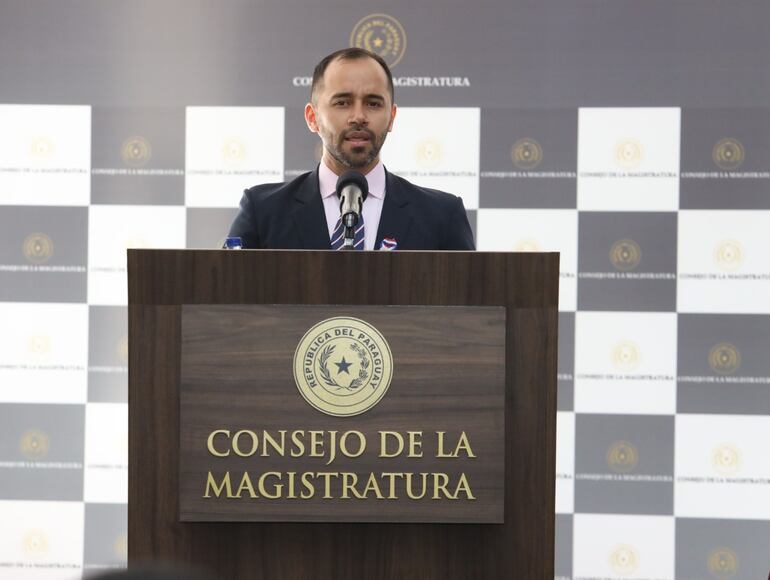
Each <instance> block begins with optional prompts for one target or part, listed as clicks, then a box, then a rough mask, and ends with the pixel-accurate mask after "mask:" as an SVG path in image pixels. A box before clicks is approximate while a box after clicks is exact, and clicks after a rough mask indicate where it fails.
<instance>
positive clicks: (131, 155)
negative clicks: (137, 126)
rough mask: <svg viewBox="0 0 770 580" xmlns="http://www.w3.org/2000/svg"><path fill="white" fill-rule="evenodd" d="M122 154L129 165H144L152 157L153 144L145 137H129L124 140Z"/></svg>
mask: <svg viewBox="0 0 770 580" xmlns="http://www.w3.org/2000/svg"><path fill="white" fill-rule="evenodd" d="M120 156H121V157H122V158H123V163H125V164H126V165H128V166H129V167H143V166H144V165H147V162H148V161H149V160H150V157H152V145H150V142H149V141H148V140H147V139H145V138H144V137H139V136H134V137H129V138H128V139H126V140H125V141H123V145H122V147H121V148H120Z"/></svg>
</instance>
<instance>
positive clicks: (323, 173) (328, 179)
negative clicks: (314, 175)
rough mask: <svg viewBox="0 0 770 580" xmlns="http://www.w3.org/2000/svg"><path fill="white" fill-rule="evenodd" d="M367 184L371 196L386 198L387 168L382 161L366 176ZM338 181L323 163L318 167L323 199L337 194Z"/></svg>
mask: <svg viewBox="0 0 770 580" xmlns="http://www.w3.org/2000/svg"><path fill="white" fill-rule="evenodd" d="M365 177H366V182H367V183H368V185H369V195H372V196H374V197H376V198H379V199H382V198H383V197H385V166H384V165H383V164H382V160H380V161H378V162H377V165H375V166H374V167H373V168H372V170H371V171H370V172H369V173H367V174H366V176H365ZM337 179H339V176H338V175H337V174H336V173H334V171H332V170H331V169H329V168H328V167H327V166H326V163H324V162H323V160H322V161H321V163H320V164H319V166H318V185H319V187H320V189H321V197H323V198H324V199H326V198H327V197H331V196H332V195H334V194H335V193H336V192H337Z"/></svg>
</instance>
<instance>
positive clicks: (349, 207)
mask: <svg viewBox="0 0 770 580" xmlns="http://www.w3.org/2000/svg"><path fill="white" fill-rule="evenodd" d="M337 195H338V196H339V198H340V216H341V217H342V223H343V224H344V226H345V238H347V237H348V233H351V232H350V230H352V235H351V236H350V237H351V238H352V237H354V235H355V230H354V228H355V227H356V225H357V224H358V222H359V220H360V216H361V210H362V209H363V206H364V200H365V199H366V196H367V195H369V183H368V182H367V181H366V177H364V176H363V175H362V174H361V173H359V172H358V171H346V172H345V173H343V174H342V175H340V178H339V179H338V180H337Z"/></svg>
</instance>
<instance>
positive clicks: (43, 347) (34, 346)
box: [27, 334, 51, 356]
mask: <svg viewBox="0 0 770 580" xmlns="http://www.w3.org/2000/svg"><path fill="white" fill-rule="evenodd" d="M27 352H29V353H31V354H34V355H37V356H43V355H46V354H48V353H49V352H51V339H50V338H49V337H48V336H46V335H45V334H36V335H34V336H30V337H29V338H27Z"/></svg>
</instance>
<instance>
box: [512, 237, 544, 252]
mask: <svg viewBox="0 0 770 580" xmlns="http://www.w3.org/2000/svg"><path fill="white" fill-rule="evenodd" d="M513 251H514V252H539V251H540V244H539V243H538V241H537V240H536V239H534V238H522V239H520V240H519V241H518V242H516V243H515V244H514V246H513Z"/></svg>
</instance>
